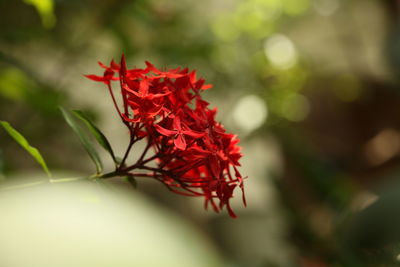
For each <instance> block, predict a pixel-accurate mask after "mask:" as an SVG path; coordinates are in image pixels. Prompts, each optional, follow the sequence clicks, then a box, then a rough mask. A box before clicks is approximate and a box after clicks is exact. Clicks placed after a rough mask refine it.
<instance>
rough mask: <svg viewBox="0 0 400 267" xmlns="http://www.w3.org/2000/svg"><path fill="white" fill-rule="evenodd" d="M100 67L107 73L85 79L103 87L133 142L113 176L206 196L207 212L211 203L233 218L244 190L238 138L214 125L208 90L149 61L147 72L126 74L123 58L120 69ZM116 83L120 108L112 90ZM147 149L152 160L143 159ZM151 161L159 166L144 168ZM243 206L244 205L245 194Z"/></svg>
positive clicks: (185, 73) (201, 83) (181, 73)
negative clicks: (131, 156) (236, 197)
mask: <svg viewBox="0 0 400 267" xmlns="http://www.w3.org/2000/svg"><path fill="white" fill-rule="evenodd" d="M99 64H100V66H101V67H102V68H104V69H105V72H104V74H103V76H96V75H87V76H86V77H87V78H89V79H91V80H94V81H98V82H103V83H105V84H106V85H107V87H108V89H109V91H110V94H111V96H112V99H113V102H114V105H115V108H116V109H117V111H118V114H119V116H120V117H121V120H122V121H123V123H124V124H125V125H126V126H127V127H128V128H129V131H130V133H131V143H130V145H129V147H128V149H127V152H126V153H125V157H124V160H123V162H122V163H121V164H120V166H118V168H117V170H116V173H118V174H125V175H126V174H129V175H132V176H136V177H139V176H146V177H153V178H155V179H157V180H159V181H160V182H162V183H163V184H164V185H166V186H167V187H168V189H170V190H171V191H173V192H175V193H178V194H182V195H189V196H203V197H205V207H206V208H207V206H208V204H209V203H210V204H211V205H212V207H213V209H214V210H215V211H217V212H218V211H220V210H221V209H222V208H223V207H226V208H227V210H228V212H229V215H230V216H231V217H236V215H235V213H234V212H233V210H232V208H231V206H230V203H229V200H230V199H231V198H232V197H233V192H234V190H235V188H236V187H237V186H239V187H240V189H241V190H242V191H243V190H244V186H243V178H242V176H241V174H240V172H239V171H238V169H237V167H238V166H240V164H239V159H240V158H241V156H242V154H241V153H240V147H239V146H238V145H237V144H238V142H239V139H237V137H236V136H235V135H233V134H228V133H226V131H225V129H224V127H223V126H222V125H221V124H220V123H217V122H216V121H215V115H216V109H214V110H211V109H209V108H208V105H209V104H208V103H207V102H206V101H204V100H203V99H202V98H201V91H203V90H207V89H209V88H211V87H212V86H211V85H205V84H204V83H205V80H204V79H197V78H196V72H195V71H193V72H190V73H189V72H188V70H187V69H183V70H181V69H180V68H177V69H173V70H168V71H161V70H159V69H157V68H156V67H154V66H153V65H152V64H151V63H149V62H146V68H145V69H127V68H126V63H125V57H124V56H122V59H121V63H120V64H116V63H115V62H114V61H111V64H110V66H105V65H104V64H102V63H99ZM115 73H118V74H119V75H118V76H119V77H115ZM116 80H119V85H120V90H121V95H122V103H123V109H120V107H119V105H118V103H117V101H116V99H115V97H114V92H113V89H112V83H113V81H116ZM193 103H195V105H194V107H193ZM144 138H145V139H146V141H147V146H146V148H145V150H144V151H143V154H142V155H141V157H140V158H139V159H138V160H137V162H136V163H134V164H127V163H126V162H125V161H126V158H127V155H128V153H129V151H130V148H131V146H132V145H133V144H134V143H135V142H136V141H138V140H141V139H144ZM150 148H153V149H154V155H152V156H148V157H147V158H146V153H147V152H148V150H149V149H150ZM150 162H156V164H157V167H150V166H149V165H147V164H148V163H150ZM152 166H154V165H152ZM140 170H144V171H146V172H144V173H143V172H139V171H140ZM216 199H217V200H219V204H217V203H216V202H215V200H216ZM243 202H244V204H245V203H246V202H245V198H244V192H243Z"/></svg>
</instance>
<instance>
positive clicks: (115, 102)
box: [107, 83, 125, 122]
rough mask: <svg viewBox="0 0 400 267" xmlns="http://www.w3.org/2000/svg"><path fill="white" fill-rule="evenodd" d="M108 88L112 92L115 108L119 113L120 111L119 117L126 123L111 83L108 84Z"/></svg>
mask: <svg viewBox="0 0 400 267" xmlns="http://www.w3.org/2000/svg"><path fill="white" fill-rule="evenodd" d="M107 87H108V91H109V92H110V95H111V98H112V101H113V103H114V106H115V108H116V109H117V111H118V114H119V116H120V117H121V119H122V121H124V122H125V120H124V118H123V117H122V113H121V111H120V110H119V107H118V104H117V101H116V100H115V97H114V93H113V91H112V88H111V84H110V83H107Z"/></svg>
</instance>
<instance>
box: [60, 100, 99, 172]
mask: <svg viewBox="0 0 400 267" xmlns="http://www.w3.org/2000/svg"><path fill="white" fill-rule="evenodd" d="M60 110H61V112H62V114H63V116H64V118H65V120H66V121H67V123H68V125H69V126H71V128H72V129H73V130H74V132H75V133H76V134H77V135H78V137H79V139H80V140H81V142H82V144H83V146H84V148H85V150H86V152H87V153H88V154H89V156H90V158H91V159H92V161H93V162H94V164H95V165H96V171H97V173H101V172H102V171H103V164H102V162H101V160H100V157H99V155H98V154H97V151H96V150H95V149H94V147H93V146H92V143H91V142H90V140H89V138H88V137H87V136H86V134H85V133H84V132H83V131H82V130H81V128H80V127H79V126H78V124H77V123H76V121H75V119H74V117H72V115H71V114H70V113H69V112H68V111H66V110H65V109H63V108H62V107H60Z"/></svg>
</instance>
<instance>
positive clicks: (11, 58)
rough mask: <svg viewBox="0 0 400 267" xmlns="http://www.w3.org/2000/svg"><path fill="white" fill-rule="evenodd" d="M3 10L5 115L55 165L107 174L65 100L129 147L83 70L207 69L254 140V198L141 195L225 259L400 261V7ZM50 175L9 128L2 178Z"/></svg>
mask: <svg viewBox="0 0 400 267" xmlns="http://www.w3.org/2000/svg"><path fill="white" fill-rule="evenodd" d="M0 14H1V15H0V114H1V115H0V119H1V120H6V121H9V122H10V123H11V124H12V125H13V126H14V127H15V128H16V129H18V130H19V131H20V132H21V133H23V134H24V135H25V136H26V137H27V139H28V140H30V142H31V144H32V145H34V146H35V147H38V148H40V150H41V151H42V154H43V156H44V158H45V159H46V160H47V161H48V164H49V166H50V168H51V169H53V170H56V171H59V172H61V173H62V172H70V173H76V174H88V173H91V172H93V171H94V170H93V167H92V166H91V163H90V160H89V158H88V157H87V155H86V154H85V153H84V150H83V149H82V148H81V146H80V144H79V140H78V139H77V138H76V137H75V136H74V134H73V133H72V131H71V130H70V129H69V128H68V126H67V125H66V123H65V122H64V120H63V119H62V117H61V114H60V112H59V110H58V108H57V107H58V106H59V105H63V106H65V107H68V108H74V109H82V110H86V111H88V112H90V113H91V115H92V116H93V117H95V118H96V122H97V124H98V125H99V126H100V128H101V129H102V130H104V132H105V134H106V135H107V136H108V137H110V140H111V143H112V145H113V146H114V147H115V148H116V151H117V152H119V153H120V154H121V153H122V151H123V149H124V148H125V147H126V145H127V140H128V139H127V137H128V133H127V132H125V130H124V129H123V127H122V126H121V125H120V123H119V120H118V119H117V117H116V116H115V115H116V114H115V112H114V110H113V107H112V104H111V101H110V99H109V97H108V94H107V92H106V88H103V86H101V85H100V84H97V83H93V82H91V81H89V80H87V79H85V78H84V77H83V74H101V70H100V69H99V67H98V66H97V64H96V62H97V61H98V60H100V61H102V62H105V63H108V62H109V61H110V60H111V59H112V58H115V59H116V60H118V59H119V58H120V56H121V53H122V52H123V53H125V54H126V56H127V62H128V65H129V66H130V67H131V68H133V67H135V66H136V67H144V61H145V60H148V61H150V62H152V63H153V64H155V65H156V66H158V67H163V68H174V67H177V66H184V67H189V68H190V69H197V70H198V73H199V75H201V76H203V77H204V78H206V80H207V82H209V83H212V84H214V88H213V89H212V90H209V91H207V92H206V93H204V97H205V98H206V99H207V100H208V101H209V102H211V106H217V107H218V109H219V115H218V119H219V120H221V121H222V122H223V123H224V124H225V126H226V128H227V129H228V131H229V132H234V133H237V134H239V137H240V139H241V145H242V147H243V153H244V157H243V158H242V161H241V162H242V165H243V167H242V168H241V171H242V173H243V174H244V175H245V176H248V179H247V180H246V193H247V197H248V203H249V205H248V207H247V208H243V207H242V205H241V204H240V198H239V197H237V199H235V201H234V204H233V205H234V209H235V210H236V211H237V213H238V215H239V219H236V220H232V219H230V218H229V217H228V216H227V214H225V213H223V214H214V213H212V212H206V211H204V210H203V209H202V203H201V201H202V200H199V199H189V198H184V197H181V196H176V195H172V194H170V192H167V190H165V188H164V187H162V186H161V185H160V184H157V183H156V182H154V183H152V182H144V181H140V180H139V186H138V190H137V191H140V192H145V194H146V195H147V196H150V197H151V199H152V200H153V201H154V202H156V203H158V205H159V206H161V207H163V208H164V209H168V210H170V212H172V213H175V214H176V216H179V218H181V219H182V220H184V221H186V222H187V223H188V224H191V225H192V227H194V228H196V229H197V230H198V231H201V233H202V234H203V235H204V236H205V237H206V238H208V239H209V240H211V242H212V243H213V244H214V245H215V247H216V248H217V252H218V253H219V254H220V255H221V256H222V257H223V258H224V262H225V264H226V266H246V267H247V266H250V267H251V266H307V267H314V266H396V264H398V263H399V261H398V260H399V257H398V255H400V242H399V241H400V240H399V238H400V230H399V229H398V225H399V224H398V222H400V210H399V208H398V206H397V203H400V184H399V182H397V180H398V178H399V175H400V87H399V79H398V74H399V73H400V3H399V2H398V1H394V0H380V1H378V0H346V1H345V0H203V1H189V0H170V1H168V0H102V1H99V0H80V1H79V0H1V1H0ZM111 166H112V164H111V162H109V165H108V167H109V168H111ZM37 171H39V170H38V166H37V165H36V163H35V162H34V161H33V160H31V159H30V158H29V156H28V155H27V154H26V153H25V152H24V151H23V150H22V149H20V148H19V147H18V146H17V145H16V144H15V143H14V142H13V141H12V140H11V138H9V137H8V136H7V135H6V134H5V132H4V131H0V178H2V179H6V178H7V177H12V176H15V175H18V174H20V173H34V172H37ZM397 188H398V189H397ZM396 189H397V190H396ZM135 193H136V192H135V191H132V194H135ZM372 203H373V204H372Z"/></svg>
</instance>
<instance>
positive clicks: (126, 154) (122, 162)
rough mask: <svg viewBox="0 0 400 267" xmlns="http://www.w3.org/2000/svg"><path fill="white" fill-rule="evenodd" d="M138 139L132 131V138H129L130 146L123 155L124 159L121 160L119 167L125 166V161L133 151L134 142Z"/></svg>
mask: <svg viewBox="0 0 400 267" xmlns="http://www.w3.org/2000/svg"><path fill="white" fill-rule="evenodd" d="M136 141H137V139H135V138H134V137H133V135H132V133H131V137H130V140H129V145H128V148H127V149H126V151H125V155H124V157H123V159H122V161H121V163H120V165H119V167H118V169H121V168H122V167H123V166H124V164H125V161H126V159H127V158H128V155H129V152H130V151H131V148H132V146H133V144H134V143H135V142H136Z"/></svg>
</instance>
